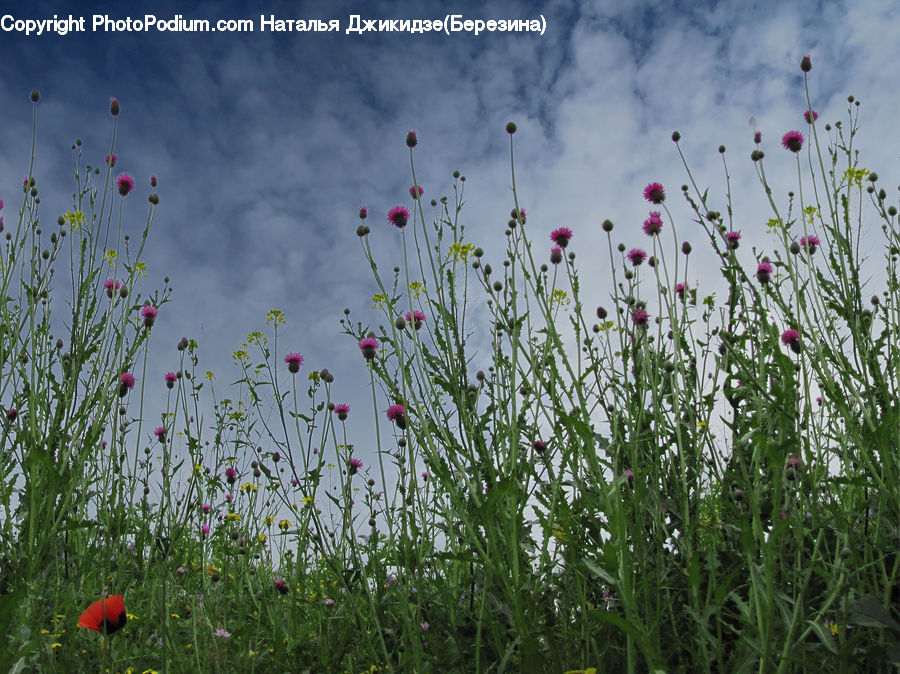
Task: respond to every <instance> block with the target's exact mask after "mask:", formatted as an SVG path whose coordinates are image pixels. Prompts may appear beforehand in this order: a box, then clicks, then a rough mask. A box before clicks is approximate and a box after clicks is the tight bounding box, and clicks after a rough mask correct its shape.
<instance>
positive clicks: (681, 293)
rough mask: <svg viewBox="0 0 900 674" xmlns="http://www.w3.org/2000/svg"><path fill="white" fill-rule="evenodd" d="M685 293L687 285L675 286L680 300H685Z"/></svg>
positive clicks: (678, 284) (677, 284) (679, 284)
mask: <svg viewBox="0 0 900 674" xmlns="http://www.w3.org/2000/svg"><path fill="white" fill-rule="evenodd" d="M684 291H685V285H684V284H683V283H676V284H675V294H676V295H678V299H681V300H683V299H684Z"/></svg>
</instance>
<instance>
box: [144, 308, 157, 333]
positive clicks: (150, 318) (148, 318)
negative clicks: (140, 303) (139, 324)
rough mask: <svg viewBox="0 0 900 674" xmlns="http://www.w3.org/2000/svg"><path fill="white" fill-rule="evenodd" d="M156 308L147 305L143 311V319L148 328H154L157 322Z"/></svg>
mask: <svg viewBox="0 0 900 674" xmlns="http://www.w3.org/2000/svg"><path fill="white" fill-rule="evenodd" d="M157 313H158V312H157V310H156V307H154V306H151V305H149V304H147V305H146V306H144V308H143V309H141V317H142V318H143V319H144V325H145V326H146V327H148V328H152V327H153V322H154V321H155V320H156V315H157Z"/></svg>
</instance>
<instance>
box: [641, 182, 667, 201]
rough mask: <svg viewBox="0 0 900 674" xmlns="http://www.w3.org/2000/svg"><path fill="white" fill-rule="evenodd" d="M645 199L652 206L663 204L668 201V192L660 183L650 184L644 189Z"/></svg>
mask: <svg viewBox="0 0 900 674" xmlns="http://www.w3.org/2000/svg"><path fill="white" fill-rule="evenodd" d="M644 199H646V200H647V201H649V202H650V203H651V204H661V203H662V202H664V201H665V200H666V191H665V190H664V189H663V186H662V185H660V184H659V183H650V184H649V185H647V187H645V188H644Z"/></svg>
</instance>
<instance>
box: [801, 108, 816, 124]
mask: <svg viewBox="0 0 900 674" xmlns="http://www.w3.org/2000/svg"><path fill="white" fill-rule="evenodd" d="M810 113H812V120H810V118H809V117H810ZM803 119H805V120H806V123H807V124H812V123H813V122H815V121H816V120H817V119H819V113H818V112H816V111H815V110H807V111H806V112H804V113H803Z"/></svg>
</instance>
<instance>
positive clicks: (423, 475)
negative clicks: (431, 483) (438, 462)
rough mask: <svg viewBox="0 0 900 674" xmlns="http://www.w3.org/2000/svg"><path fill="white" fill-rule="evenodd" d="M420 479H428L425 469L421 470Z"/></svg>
mask: <svg viewBox="0 0 900 674" xmlns="http://www.w3.org/2000/svg"><path fill="white" fill-rule="evenodd" d="M422 479H423V480H427V479H428V472H427V471H423V472H422Z"/></svg>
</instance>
